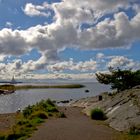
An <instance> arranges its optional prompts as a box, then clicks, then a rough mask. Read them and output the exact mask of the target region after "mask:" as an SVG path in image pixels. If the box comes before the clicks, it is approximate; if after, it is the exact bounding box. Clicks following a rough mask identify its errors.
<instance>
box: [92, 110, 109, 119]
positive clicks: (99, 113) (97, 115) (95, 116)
mask: <svg viewBox="0 0 140 140" xmlns="http://www.w3.org/2000/svg"><path fill="white" fill-rule="evenodd" d="M90 117H91V119H94V120H106V119H107V117H106V115H105V113H104V112H103V111H102V110H101V109H99V108H95V109H92V110H91V112H90Z"/></svg>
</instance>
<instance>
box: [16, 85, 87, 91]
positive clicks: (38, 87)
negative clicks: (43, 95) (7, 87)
mask: <svg viewBox="0 0 140 140" xmlns="http://www.w3.org/2000/svg"><path fill="white" fill-rule="evenodd" d="M83 87H85V86H84V85H80V84H69V85H21V86H15V89H16V90H23V89H40V88H70V89H71V88H83Z"/></svg>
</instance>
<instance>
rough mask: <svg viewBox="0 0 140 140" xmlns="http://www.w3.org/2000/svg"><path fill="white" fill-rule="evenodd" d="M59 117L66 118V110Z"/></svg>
mask: <svg viewBox="0 0 140 140" xmlns="http://www.w3.org/2000/svg"><path fill="white" fill-rule="evenodd" d="M58 117H59V118H66V115H65V114H64V112H60V113H59V115H58Z"/></svg>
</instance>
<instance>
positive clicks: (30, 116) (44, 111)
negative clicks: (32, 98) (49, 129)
mask: <svg viewBox="0 0 140 140" xmlns="http://www.w3.org/2000/svg"><path fill="white" fill-rule="evenodd" d="M63 116H65V115H64V114H63V112H59V111H58V109H57V107H56V106H55V105H54V104H53V102H52V101H51V100H49V99H48V100H42V101H41V102H39V103H37V104H35V105H32V106H30V105H29V106H28V107H26V108H25V109H24V110H23V111H22V112H21V113H18V114H17V116H16V122H15V124H14V125H13V126H12V128H11V130H10V131H9V132H8V133H7V134H5V135H1V136H0V140H26V139H27V138H28V137H30V136H31V134H32V132H33V131H35V130H36V129H37V126H38V125H39V124H41V123H43V122H45V121H46V119H48V118H50V117H63Z"/></svg>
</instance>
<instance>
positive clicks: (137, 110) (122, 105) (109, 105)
mask: <svg viewBox="0 0 140 140" xmlns="http://www.w3.org/2000/svg"><path fill="white" fill-rule="evenodd" d="M139 87H140V86H137V87H134V88H133V89H129V90H125V91H122V92H120V93H117V94H115V95H113V94H112V95H111V94H107V93H102V94H101V95H102V97H103V99H102V100H101V101H99V100H98V99H99V96H100V95H99V96H95V97H88V98H84V99H81V100H78V101H75V102H73V103H71V104H70V106H73V107H83V108H84V109H83V112H84V113H85V114H87V115H88V116H89V115H90V111H91V109H94V108H101V109H102V110H103V111H104V112H105V113H106V115H107V117H108V119H107V120H106V122H107V123H108V124H109V126H110V127H112V128H114V129H116V130H118V131H123V132H129V130H130V129H131V128H132V127H136V128H137V127H138V129H139V128H140V88H139Z"/></svg>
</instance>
